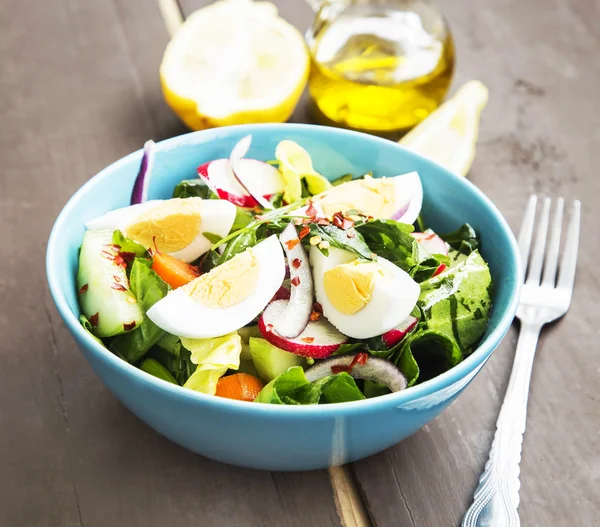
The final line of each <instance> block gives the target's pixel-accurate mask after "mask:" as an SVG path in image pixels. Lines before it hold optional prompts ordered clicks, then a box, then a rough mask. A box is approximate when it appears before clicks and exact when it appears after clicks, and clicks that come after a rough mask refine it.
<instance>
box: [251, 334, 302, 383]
mask: <svg viewBox="0 0 600 527" xmlns="http://www.w3.org/2000/svg"><path fill="white" fill-rule="evenodd" d="M250 354H251V355H252V362H253V363H254V367H255V368H256V371H257V373H258V376H259V377H260V378H261V379H263V380H264V381H267V382H269V381H272V380H273V379H274V378H275V377H279V375H281V374H282V373H283V372H284V371H287V370H288V368H291V367H292V366H305V365H306V360H305V359H304V357H301V356H300V355H296V354H294V353H289V352H288V351H283V350H282V349H279V348H278V347H277V346H273V344H270V343H269V342H267V341H266V340H265V339H260V338H255V337H250Z"/></svg>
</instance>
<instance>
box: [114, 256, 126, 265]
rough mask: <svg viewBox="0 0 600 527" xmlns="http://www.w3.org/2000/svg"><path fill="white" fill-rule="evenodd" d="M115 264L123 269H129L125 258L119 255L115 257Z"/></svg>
mask: <svg viewBox="0 0 600 527" xmlns="http://www.w3.org/2000/svg"><path fill="white" fill-rule="evenodd" d="M115 264H116V265H118V266H120V267H122V268H123V269H126V268H127V262H126V261H125V260H123V258H122V257H121V255H119V254H117V256H116V257H115Z"/></svg>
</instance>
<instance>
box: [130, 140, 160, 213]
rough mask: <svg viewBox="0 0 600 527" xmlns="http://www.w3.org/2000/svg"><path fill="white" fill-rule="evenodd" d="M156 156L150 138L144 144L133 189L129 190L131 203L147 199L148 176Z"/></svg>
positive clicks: (134, 203)
mask: <svg viewBox="0 0 600 527" xmlns="http://www.w3.org/2000/svg"><path fill="white" fill-rule="evenodd" d="M155 157H156V143H155V142H154V141H152V139H150V140H149V141H146V143H145V144H144V155H143V156H142V163H141V164H140V171H139V172H138V175H137V177H136V178H135V183H134V184H133V191H132V192H131V205H137V204H138V203H144V201H147V200H148V187H149V185H150V176H151V175H152V169H153V168H154V158H155Z"/></svg>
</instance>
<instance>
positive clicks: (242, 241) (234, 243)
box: [217, 227, 258, 265]
mask: <svg viewBox="0 0 600 527" xmlns="http://www.w3.org/2000/svg"><path fill="white" fill-rule="evenodd" d="M257 228H258V227H256V228H246V229H243V232H241V233H240V234H239V235H238V236H236V237H235V238H234V239H233V240H231V241H230V242H229V243H228V244H227V245H226V247H225V250H224V251H223V253H222V254H221V256H220V258H219V260H218V264H217V265H221V264H223V263H225V262H226V261H227V260H231V259H232V258H233V257H234V256H235V255H236V254H239V253H242V252H244V251H245V250H246V249H247V248H248V247H254V246H255V245H256V244H257V243H258V238H257V236H256V231H257Z"/></svg>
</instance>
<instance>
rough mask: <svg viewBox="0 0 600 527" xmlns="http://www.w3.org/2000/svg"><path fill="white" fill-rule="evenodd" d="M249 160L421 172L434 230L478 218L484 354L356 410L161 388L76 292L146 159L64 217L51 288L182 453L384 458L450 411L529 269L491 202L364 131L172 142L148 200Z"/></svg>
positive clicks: (255, 461)
mask: <svg viewBox="0 0 600 527" xmlns="http://www.w3.org/2000/svg"><path fill="white" fill-rule="evenodd" d="M249 133H251V134H252V135H253V142H252V148H251V150H250V152H249V154H248V157H254V158H257V159H265V160H266V159H272V158H273V156H274V152H275V146H276V145H277V143H278V142H279V141H281V140H282V139H291V140H294V141H297V142H298V143H299V144H301V145H302V146H303V147H304V148H306V149H307V150H308V152H309V153H310V155H311V157H312V159H313V161H314V164H315V168H316V169H317V170H318V171H319V172H321V173H322V174H324V175H326V176H329V177H332V178H334V177H336V176H339V175H340V174H344V173H347V172H351V173H354V174H359V173H365V172H367V171H370V170H371V171H373V173H374V175H375V176H393V175H397V174H402V173H404V172H409V171H412V170H416V171H418V172H419V174H420V176H421V179H422V181H423V187H424V196H425V199H424V204H423V215H424V218H425V220H426V222H427V224H428V225H430V226H431V227H432V228H434V229H435V230H440V231H450V230H453V229H455V228H457V227H458V226H459V225H461V224H462V223H464V222H469V223H470V224H471V225H473V227H474V228H475V229H476V230H477V231H478V232H479V233H480V235H481V239H482V253H483V255H484V257H485V259H486V260H487V261H488V262H489V265H490V268H491V272H492V276H493V279H494V289H493V302H494V309H493V313H492V317H491V320H490V323H489V326H488V329H487V332H486V334H485V337H484V338H483V340H482V342H481V344H480V346H479V347H478V348H477V349H476V350H475V351H474V352H473V354H472V355H470V356H469V357H468V358H467V359H466V360H464V361H463V362H461V363H460V364H459V365H457V366H456V367H455V368H453V369H452V370H450V371H448V372H446V373H444V374H443V375H440V376H438V377H436V378H434V379H432V380H430V381H427V382H424V383H423V384H420V385H418V386H416V387H413V388H409V389H407V390H405V391H402V392H399V393H394V394H390V395H386V396H383V397H377V398H374V399H369V400H365V401H360V402H354V403H341V404H331V405H321V406H302V407H289V406H277V405H265V404H252V403H246V402H239V401H233V400H229V399H223V398H220V397H210V396H207V395H203V394H200V393H196V392H194V391H192V390H188V389H184V388H181V387H179V386H174V385H173V384H169V383H167V382H164V381H162V380H159V379H157V378H155V377H153V376H151V375H148V374H146V373H144V372H143V371H141V370H139V369H137V368H135V367H133V366H131V365H129V364H127V363H126V362H124V361H122V360H121V359H119V358H118V357H116V356H115V355H113V354H111V353H110V352H109V351H107V350H106V349H105V348H103V347H102V346H100V345H99V344H98V343H96V342H95V341H94V340H93V339H92V338H91V337H90V336H89V335H88V334H87V333H86V332H85V331H84V330H83V328H82V327H81V326H80V325H79V322H78V316H79V307H78V305H77V294H76V286H75V275H76V269H77V255H78V248H79V246H80V244H81V240H82V237H83V233H84V224H85V222H86V221H87V220H89V219H91V218H94V217H96V216H98V215H100V214H102V213H104V212H106V211H109V210H111V209H115V208H117V207H123V206H126V205H128V204H129V198H130V194H131V189H132V185H133V182H134V179H135V176H136V173H137V171H138V167H139V164H140V159H141V156H142V152H141V151H137V152H134V153H133V154H130V155H128V156H126V157H124V158H123V159H121V160H119V161H117V162H116V163H114V164H112V165H110V166H109V167H108V168H106V169H104V170H103V171H102V172H100V173H99V174H98V175H96V176H95V177H94V178H92V179H91V180H90V181H88V182H87V183H86V184H85V185H84V186H83V187H82V188H81V189H79V191H78V192H77V193H76V194H75V195H74V196H73V197H72V198H71V199H70V200H69V202H68V203H67V205H66V206H65V208H64V209H63V210H62V212H61V213H60V215H59V217H58V219H57V220H56V223H55V225H54V228H53V230H52V234H51V236H50V240H49V243H48V252H47V262H46V264H47V273H48V282H49V284H50V291H51V293H52V297H53V298H54V302H55V303H56V306H57V308H58V311H59V313H60V315H61V317H62V318H63V320H64V322H65V324H66V326H67V328H68V329H69V331H70V332H71V333H72V334H73V336H74V338H75V340H76V341H77V344H78V345H79V347H80V349H81V351H82V353H83V355H84V356H85V358H86V359H87V360H88V362H89V363H90V364H91V366H92V368H93V369H94V371H95V372H96V374H97V375H98V376H99V377H100V378H101V379H102V381H103V382H104V384H106V386H108V388H109V389H110V390H111V391H112V392H113V393H114V394H115V395H116V396H117V397H118V398H119V399H120V400H121V401H122V402H123V404H124V405H125V406H127V408H129V409H130V410H131V411H132V412H133V413H134V414H135V415H137V416H138V417H139V418H140V419H142V420H143V421H145V422H146V423H148V425H150V426H151V427H152V428H153V429H154V430H156V431H157V432H159V433H160V434H162V435H164V436H165V437H168V438H169V439H171V440H172V441H175V442H176V443H178V444H180V445H182V446H183V447H185V448H187V449H189V450H192V451H193V452H197V453H198V454H202V455H204V456H207V457H210V458H213V459H216V460H218V461H223V462H225V463H231V464H233V465H241V466H246V467H252V468H258V469H269V470H311V469H319V468H325V467H327V466H331V465H336V464H342V463H348V462H351V461H355V460H357V459H361V458H364V457H366V456H370V455H371V454H375V453H377V452H380V451H381V450H384V449H386V448H388V447H390V446H392V445H394V444H395V443H397V442H399V441H400V440H401V439H403V438H405V437H407V436H409V435H410V434H412V433H414V432H415V431H417V430H418V429H419V428H421V427H422V426H423V425H425V424H427V423H428V422H429V421H431V420H432V419H433V418H434V417H435V416H436V415H438V414H439V413H440V412H441V411H442V410H444V409H445V408H446V407H447V406H448V405H449V404H450V403H452V401H454V399H456V397H457V396H458V395H459V394H460V392H461V391H462V390H463V389H464V388H465V386H467V384H468V383H469V382H470V381H471V380H472V379H473V378H474V377H475V375H476V374H477V372H478V371H479V370H480V369H481V367H482V366H483V364H484V363H485V362H486V361H487V359H488V358H489V357H490V355H491V353H492V351H493V350H494V349H495V348H496V346H498V343H499V342H500V340H501V339H502V338H503V337H504V335H505V334H506V332H507V330H508V328H509V326H510V323H511V321H512V319H513V316H514V314H515V310H516V305H517V298H518V292H519V284H520V282H521V280H520V265H519V258H518V256H517V254H518V251H517V246H516V243H515V239H514V237H513V235H512V233H511V231H510V229H509V227H508V225H507V224H506V221H505V220H504V218H503V217H502V215H501V214H500V212H498V210H497V209H496V207H495V206H494V205H493V204H492V203H491V201H490V200H489V199H488V198H487V197H486V196H485V195H483V194H482V193H481V192H480V191H479V190H478V189H477V188H476V187H475V186H474V185H472V184H471V183H470V182H469V181H467V180H466V179H464V178H462V177H459V176H456V175H453V174H451V173H450V172H448V171H447V170H445V169H444V168H442V167H440V166H438V165H436V164H435V163H432V162H431V161H428V160H427V159H425V158H423V157H420V156H418V155H415V154H413V153H411V152H408V151H406V150H404V149H403V148H401V147H400V146H398V145H397V144H396V143H393V142H391V141H387V140H384V139H379V138H376V137H372V136H369V135H365V134H360V133H355V132H349V131H345V130H340V129H335V128H326V127H318V126H309V125H296V124H276V125H270V124H269V125H255V126H238V127H228V128H220V129H215V130H207V131H202V132H196V133H191V134H187V135H183V136H180V137H175V138H173V139H169V140H167V141H163V142H161V143H159V144H158V153H157V158H156V163H155V168H154V173H153V177H152V183H151V188H150V192H149V198H150V199H156V198H168V197H170V196H171V192H172V190H173V187H174V186H175V184H176V183H178V182H179V181H181V180H182V179H186V178H191V177H194V176H195V174H196V167H197V166H198V165H199V164H201V163H203V162H205V161H208V160H211V159H215V158H220V157H227V156H228V155H229V152H230V151H231V148H232V147H233V145H235V143H236V142H237V141H238V140H239V139H241V138H242V137H243V136H244V135H246V134H249Z"/></svg>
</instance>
